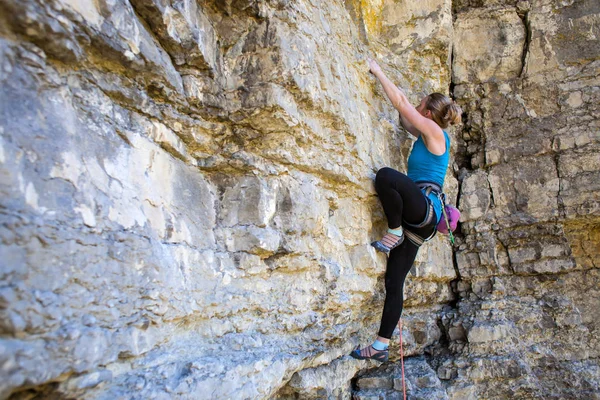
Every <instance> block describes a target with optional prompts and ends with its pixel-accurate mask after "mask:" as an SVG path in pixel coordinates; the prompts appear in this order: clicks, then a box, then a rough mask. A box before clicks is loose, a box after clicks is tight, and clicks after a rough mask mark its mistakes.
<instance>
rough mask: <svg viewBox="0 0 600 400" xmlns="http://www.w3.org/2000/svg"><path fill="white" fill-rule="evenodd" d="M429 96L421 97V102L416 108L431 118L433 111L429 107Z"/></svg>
mask: <svg viewBox="0 0 600 400" xmlns="http://www.w3.org/2000/svg"><path fill="white" fill-rule="evenodd" d="M427 98H428V96H425V97H423V98H422V99H421V104H419V105H418V106H417V107H416V108H417V111H418V112H419V114H421V115H422V116H424V117H425V118H429V119H431V111H430V110H428V109H427Z"/></svg>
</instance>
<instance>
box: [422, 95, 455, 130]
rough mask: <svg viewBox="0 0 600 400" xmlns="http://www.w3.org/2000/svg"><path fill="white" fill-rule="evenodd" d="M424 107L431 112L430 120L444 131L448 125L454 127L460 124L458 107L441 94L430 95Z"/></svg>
mask: <svg viewBox="0 0 600 400" xmlns="http://www.w3.org/2000/svg"><path fill="white" fill-rule="evenodd" d="M425 107H426V108H427V110H429V111H431V117H432V119H433V120H434V121H435V123H437V124H438V125H439V126H440V128H442V129H446V128H447V127H448V125H456V124H459V123H460V122H461V114H462V110H461V108H460V106H459V105H458V104H456V103H455V102H454V100H452V99H451V98H449V97H447V96H444V95H443V94H441V93H432V94H430V95H429V96H427V101H426V103H425Z"/></svg>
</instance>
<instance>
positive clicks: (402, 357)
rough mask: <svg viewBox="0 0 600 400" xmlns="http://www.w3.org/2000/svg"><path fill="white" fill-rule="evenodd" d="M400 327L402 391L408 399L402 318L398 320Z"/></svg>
mask: <svg viewBox="0 0 600 400" xmlns="http://www.w3.org/2000/svg"><path fill="white" fill-rule="evenodd" d="M398 328H399V329H400V364H402V392H403V393H404V400H406V384H405V383H404V349H403V348H402V318H400V321H398Z"/></svg>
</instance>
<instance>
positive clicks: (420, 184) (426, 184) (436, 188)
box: [416, 181, 442, 193]
mask: <svg viewBox="0 0 600 400" xmlns="http://www.w3.org/2000/svg"><path fill="white" fill-rule="evenodd" d="M416 184H417V186H418V187H419V189H421V190H423V189H426V188H431V191H432V192H437V193H442V187H441V186H440V185H438V184H437V183H435V182H426V181H423V182H416Z"/></svg>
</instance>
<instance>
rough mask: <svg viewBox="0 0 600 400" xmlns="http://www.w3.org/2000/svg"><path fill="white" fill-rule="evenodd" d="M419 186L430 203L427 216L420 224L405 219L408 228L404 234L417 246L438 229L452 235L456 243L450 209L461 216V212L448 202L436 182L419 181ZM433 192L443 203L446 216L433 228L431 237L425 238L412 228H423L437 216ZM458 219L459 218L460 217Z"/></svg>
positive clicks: (451, 238)
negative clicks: (449, 214)
mask: <svg viewBox="0 0 600 400" xmlns="http://www.w3.org/2000/svg"><path fill="white" fill-rule="evenodd" d="M417 186H418V187H419V189H421V190H422V191H424V192H423V194H424V195H425V198H426V199H427V202H428V203H429V207H428V208H427V215H426V216H425V219H424V221H423V222H421V223H420V224H418V225H415V224H410V223H408V222H406V221H404V225H407V229H405V230H404V234H405V235H406V237H407V238H408V240H410V241H411V242H412V243H413V244H414V245H415V246H418V247H420V246H421V245H423V243H425V242H428V241H429V240H431V239H433V237H434V236H435V234H436V233H437V232H438V231H440V232H441V233H447V234H448V235H449V237H450V242H451V243H452V244H453V245H454V235H453V234H452V227H451V223H450V220H449V218H448V210H452V211H453V215H455V214H458V215H459V216H460V212H459V211H458V209H456V208H455V207H454V206H452V205H450V204H447V202H446V194H445V193H443V192H442V188H441V187H440V186H439V185H438V184H436V183H434V182H417ZM431 193H433V194H434V195H435V196H436V197H437V198H438V199H439V200H440V202H441V203H442V214H443V216H444V218H443V219H444V221H440V222H439V223H438V225H437V226H436V229H434V230H433V233H432V234H431V235H430V236H429V237H427V238H423V237H421V236H419V235H417V234H416V233H414V232H412V231H411V230H410V228H411V227H412V228H422V227H424V226H425V225H427V224H429V223H431V220H432V219H433V218H434V216H435V212H434V210H433V202H432V201H431V199H429V194H431ZM454 210H455V211H454ZM456 219H458V217H457V218H456ZM454 222H455V221H454ZM442 224H445V225H446V226H445V227H444V226H443V225H442Z"/></svg>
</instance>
